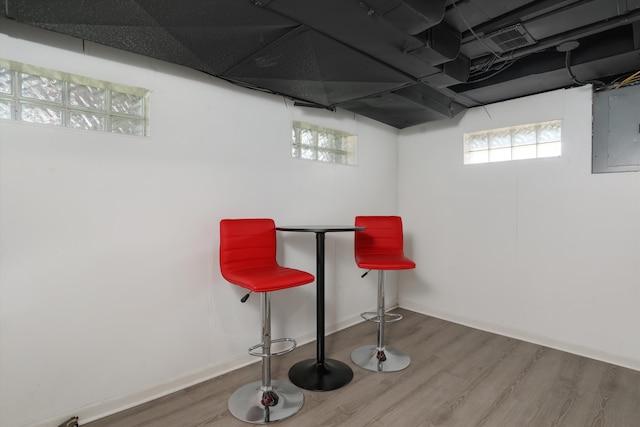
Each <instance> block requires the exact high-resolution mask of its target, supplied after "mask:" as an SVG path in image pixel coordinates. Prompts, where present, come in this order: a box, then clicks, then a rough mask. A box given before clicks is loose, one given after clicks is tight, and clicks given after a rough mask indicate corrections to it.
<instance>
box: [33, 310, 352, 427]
mask: <svg viewBox="0 0 640 427" xmlns="http://www.w3.org/2000/svg"><path fill="white" fill-rule="evenodd" d="M361 322H363V319H362V318H361V317H360V315H359V314H357V315H354V316H351V317H349V318H347V319H345V320H342V321H340V322H338V323H335V324H328V325H326V326H325V332H326V334H327V335H331V334H333V333H336V332H338V331H341V330H343V329H346V328H348V327H350V326H353V325H356V324H358V323H361ZM315 339H316V335H315V331H314V332H310V333H308V334H305V335H303V336H301V337H297V338H296V341H297V342H298V345H304V344H307V343H310V342H312V341H315ZM258 362H260V359H258V358H255V357H252V356H249V355H246V356H242V357H239V358H237V359H234V360H233V361H231V362H228V363H225V364H220V365H218V366H212V367H209V368H207V369H203V370H201V371H198V372H194V373H191V374H188V375H185V376H182V377H180V378H175V379H173V380H171V381H167V382H165V383H162V384H157V385H154V386H152V387H148V388H145V389H143V390H139V391H135V392H132V393H127V394H124V395H121V396H114V397H112V398H109V399H105V400H102V401H99V402H95V403H92V404H90V405H85V406H83V407H80V408H76V409H71V410H69V411H65V413H64V414H61V415H59V416H54V417H50V418H48V419H45V420H41V421H38V422H36V423H34V424H30V425H29V426H28V427H51V426H57V425H60V424H61V423H62V422H64V421H65V420H67V419H69V416H70V414H71V415H75V416H78V417H79V419H80V423H81V425H82V424H85V423H89V422H91V421H95V420H98V419H100V418H104V417H107V416H109V415H113V414H115V413H118V412H121V411H124V410H126V409H129V408H133V407H135V406H138V405H142V404H143V403H147V402H150V401H152V400H155V399H158V398H161V397H164V396H167V395H169V394H171V393H174V392H176V391H180V390H183V389H185V388H187V387H191V386H194V385H196V384H200V383H202V382H205V381H208V380H210V379H213V378H216V377H219V376H221V375H223V374H226V373H227V372H231V371H235V370H236V369H240V368H242V367H244V366H247V365H250V364H252V363H258Z"/></svg>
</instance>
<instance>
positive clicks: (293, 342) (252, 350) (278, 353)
mask: <svg viewBox="0 0 640 427" xmlns="http://www.w3.org/2000/svg"><path fill="white" fill-rule="evenodd" d="M280 342H288V343H289V344H290V345H289V347H287V348H285V349H283V350H280V351H276V352H274V353H269V354H267V353H264V352H261V353H260V352H257V351H255V350H257V349H259V348H264V343H263V342H261V343H260V344H256V345H252V346H251V347H249V354H250V355H252V356H257V357H271V356H281V355H283V354H287V353H289V352H290V351H293V350H294V349H295V348H296V346H297V345H298V344H297V343H296V340H294V339H293V338H278V339H275V340H271V344H275V343H280Z"/></svg>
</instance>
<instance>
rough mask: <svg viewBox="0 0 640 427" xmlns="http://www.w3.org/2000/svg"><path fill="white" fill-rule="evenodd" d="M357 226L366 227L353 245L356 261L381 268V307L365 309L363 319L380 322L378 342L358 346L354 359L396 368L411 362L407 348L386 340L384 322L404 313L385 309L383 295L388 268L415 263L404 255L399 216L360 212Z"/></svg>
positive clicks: (370, 367) (385, 369)
mask: <svg viewBox="0 0 640 427" xmlns="http://www.w3.org/2000/svg"><path fill="white" fill-rule="evenodd" d="M355 225H356V226H363V227H365V230H364V231H360V232H358V233H356V234H355V240H354V249H355V259H356V264H357V265H358V267H360V268H366V269H367V270H368V271H367V272H366V273H364V274H363V275H362V277H364V276H366V275H367V273H368V272H369V271H370V270H378V307H377V311H376V312H365V313H362V314H361V316H362V318H363V319H365V320H367V321H370V322H375V323H377V324H378V343H377V345H366V346H362V347H358V348H356V349H355V350H354V351H353V352H352V353H351V360H353V362H354V363H355V364H356V365H358V366H360V367H362V368H364V369H367V370H370V371H377V372H395V371H400V370H402V369H404V368H406V367H407V366H409V364H410V363H411V358H410V357H409V355H408V354H406V353H405V352H403V351H401V350H398V349H396V348H393V347H389V346H385V344H384V325H385V324H386V323H391V322H397V321H398V320H400V319H402V316H401V315H399V314H395V313H386V311H385V298H384V277H385V271H386V270H408V269H412V268H415V267H416V263H415V262H413V261H412V260H410V259H409V258H407V257H406V256H405V255H404V247H403V246H404V235H403V231H402V219H401V218H400V217H399V216H357V217H356V220H355Z"/></svg>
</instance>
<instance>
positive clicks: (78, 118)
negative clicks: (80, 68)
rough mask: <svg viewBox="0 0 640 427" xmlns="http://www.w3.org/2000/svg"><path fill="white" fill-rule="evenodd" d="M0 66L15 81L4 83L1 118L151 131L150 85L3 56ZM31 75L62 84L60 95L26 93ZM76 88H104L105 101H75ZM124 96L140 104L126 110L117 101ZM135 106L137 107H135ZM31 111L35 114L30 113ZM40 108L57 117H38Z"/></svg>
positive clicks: (138, 133) (142, 133)
mask: <svg viewBox="0 0 640 427" xmlns="http://www.w3.org/2000/svg"><path fill="white" fill-rule="evenodd" d="M0 69H2V71H3V74H4V75H6V76H7V75H11V84H8V83H7V81H6V80H5V82H4V83H5V84H4V87H2V86H0V103H2V104H3V105H2V106H0V107H4V110H3V111H2V113H4V114H0V118H1V119H3V120H14V121H19V122H22V123H29V124H40V125H46V126H55V127H65V128H71V129H78V130H86V131H97V132H106V133H114V134H121V135H122V134H123V135H131V136H148V134H149V118H148V111H149V108H148V102H149V90H147V89H143V88H137V87H132V86H126V85H121V84H116V83H112V82H107V81H101V80H96V79H92V78H89V77H83V76H78V75H75V74H70V73H65V72H62V71H57V70H51V69H47V68H42V67H37V66H34V65H30V64H23V63H20V62H15V61H9V60H6V59H1V58H0ZM31 77H37V78H41V79H42V80H43V81H49V82H52V84H55V85H56V86H57V87H58V88H61V89H60V92H61V94H60V96H59V97H58V98H59V99H56V100H48V99H39V98H37V97H33V96H27V95H25V94H24V93H23V91H22V87H23V84H26V83H23V81H25V80H26V79H28V78H31ZM0 83H3V82H0ZM75 88H78V89H79V88H82V89H87V90H91V91H95V92H102V93H103V94H104V95H103V96H104V105H103V106H102V107H100V106H98V107H96V106H85V105H80V104H77V103H76V104H74V103H73V101H72V97H71V94H72V93H77V92H73V91H74V89H75ZM2 89H4V90H2ZM121 99H125V100H127V101H128V100H133V101H134V103H135V104H136V105H135V107H132V109H131V110H130V111H125V110H126V107H125V108H124V109H123V108H120V107H119V106H118V104H117V100H121ZM121 105H122V104H121ZM134 108H135V111H133V110H134ZM30 111H31V112H33V115H30V114H29V112H30ZM38 112H41V113H43V114H45V115H46V114H50V115H51V116H52V117H55V118H56V120H47V118H46V117H45V118H42V119H38V118H37V117H34V116H35V114H37V113H38ZM58 119H59V120H58Z"/></svg>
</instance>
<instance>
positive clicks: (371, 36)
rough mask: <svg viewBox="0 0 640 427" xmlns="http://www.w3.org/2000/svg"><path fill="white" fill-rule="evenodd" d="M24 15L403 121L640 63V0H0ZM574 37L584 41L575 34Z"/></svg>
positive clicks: (303, 97) (255, 85) (601, 83)
mask: <svg viewBox="0 0 640 427" xmlns="http://www.w3.org/2000/svg"><path fill="white" fill-rule="evenodd" d="M0 5H2V6H3V7H2V10H3V12H4V15H5V16H6V17H7V18H9V19H14V20H16V21H18V22H21V23H25V24H29V25H33V26H37V27H41V28H45V29H47V30H51V31H56V32H59V33H63V34H67V35H71V36H74V37H78V38H82V39H84V40H89V41H93V42H96V43H99V44H104V45H107V46H111V47H115V48H118V49H123V50H126V51H130V52H135V53H138V54H142V55H145V56H149V57H153V58H157V59H161V60H164V61H168V62H172V63H176V64H180V65H183V66H186V67H190V68H193V69H196V70H200V71H202V72H204V73H207V74H211V75H214V76H217V77H219V78H222V79H225V80H228V81H230V82H233V83H235V84H238V85H241V86H244V87H247V88H252V89H257V90H261V91H266V92H270V93H274V94H278V95H282V96H286V97H288V98H291V99H293V100H295V101H296V103H297V104H298V105H302V106H308V107H322V108H329V109H334V108H341V109H345V110H348V111H352V112H355V113H358V114H361V115H363V116H367V117H370V118H372V119H375V120H378V121H380V122H383V123H386V124H388V125H391V126H394V127H396V128H405V127H408V126H413V125H417V124H420V123H425V122H429V121H433V120H440V119H446V118H451V117H453V116H455V115H456V114H457V113H459V112H460V111H462V110H464V109H465V108H467V107H471V106H476V105H483V104H489V103H493V102H497V101H502V100H506V99H511V98H516V97H521V96H525V95H530V94H534V93H540V92H545V91H548V90H553V89H557V88H561V87H568V86H573V85H581V84H585V83H593V84H594V87H596V88H599V87H611V86H613V85H614V84H615V83H616V82H617V81H620V80H621V79H622V78H624V77H626V76H628V75H630V74H632V73H634V72H636V71H638V70H640V0H578V1H576V0H535V1H531V0H457V1H454V0H367V1H358V0H180V1H178V0H110V1H97V0H0ZM567 42H578V43H574V44H573V45H571V44H568V43H567Z"/></svg>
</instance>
